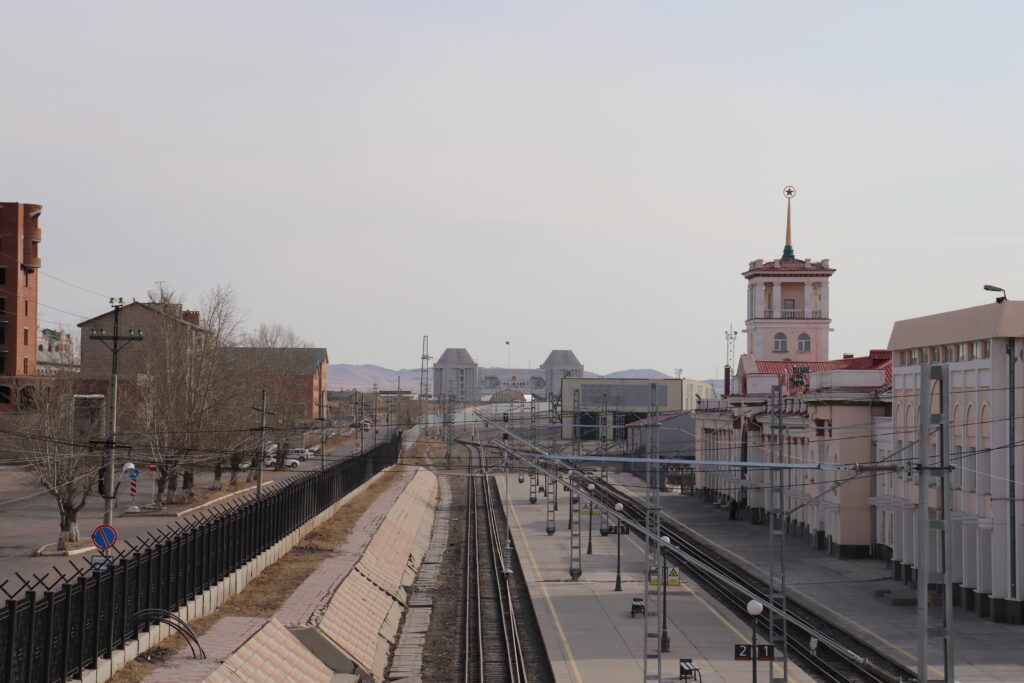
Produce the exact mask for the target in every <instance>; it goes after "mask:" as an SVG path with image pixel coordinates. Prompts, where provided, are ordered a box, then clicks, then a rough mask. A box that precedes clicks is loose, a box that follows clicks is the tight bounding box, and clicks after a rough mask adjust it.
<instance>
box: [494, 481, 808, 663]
mask: <svg viewBox="0 0 1024 683" xmlns="http://www.w3.org/2000/svg"><path fill="white" fill-rule="evenodd" d="M497 481H498V487H499V490H500V491H501V493H502V497H503V498H504V496H505V488H504V484H505V482H504V478H503V477H500V476H499V477H498V478H497ZM509 499H510V502H511V505H510V506H509V512H508V517H509V520H510V524H511V528H512V533H513V536H514V539H515V543H516V548H517V550H518V555H519V562H520V564H521V566H522V568H523V572H524V574H525V578H526V582H527V585H528V586H529V588H530V595H531V600H532V602H533V606H534V610H535V612H536V614H537V620H538V622H539V623H540V628H541V632H542V634H543V636H544V643H545V646H546V648H547V651H548V656H549V659H550V661H551V665H552V668H553V670H554V673H555V680H556V681H559V682H560V683H562V682H565V683H602V682H605V681H607V682H609V683H611V682H614V683H621V682H623V681H642V680H643V662H644V653H643V647H644V642H643V637H644V636H643V627H644V619H643V617H640V616H638V617H636V618H633V617H631V616H630V604H631V602H632V600H633V598H636V597H643V575H644V572H643V565H644V556H643V548H642V545H641V544H640V543H638V542H637V539H636V538H635V537H634V536H627V535H624V536H622V537H621V543H622V589H623V590H622V592H615V565H616V540H617V537H616V536H614V535H609V536H601V534H600V532H599V530H600V517H599V516H595V517H594V518H593V524H594V526H593V534H592V543H593V554H592V555H587V554H585V553H586V549H587V539H588V528H589V523H590V522H589V519H590V518H589V517H588V516H586V515H584V516H583V517H582V519H583V527H582V531H583V534H582V541H583V552H584V555H583V575H582V577H581V578H580V580H579V581H572V580H571V578H570V577H569V531H568V529H567V524H568V517H567V516H566V515H567V513H568V497H567V494H566V493H565V492H563V491H559V503H560V507H559V511H558V513H557V517H556V520H557V524H556V532H555V534H554V535H552V536H549V535H548V534H547V532H546V531H545V528H546V504H545V500H546V499H545V498H543V497H539V498H538V500H537V503H536V504H531V503H530V502H529V486H528V484H527V483H518V481H516V480H515V479H510V483H509ZM667 614H668V635H669V638H670V651H669V652H668V653H665V654H663V655H662V657H663V659H662V680H664V681H678V680H679V660H680V659H681V658H687V659H692V660H693V664H694V665H696V666H697V667H698V668H699V669H700V674H701V679H700V680H702V681H703V683H717V682H732V681H736V682H739V681H743V682H744V683H746V682H749V681H750V680H751V673H752V672H751V662H749V661H736V660H735V659H734V645H736V644H739V643H749V642H750V625H749V623H744V622H743V621H741V620H740V619H738V618H736V617H735V616H734V615H733V614H732V613H730V612H728V611H727V610H725V608H723V607H720V606H719V605H718V604H717V603H716V602H715V600H714V599H713V598H711V597H710V596H708V595H707V594H706V593H704V592H703V591H702V590H701V589H700V588H699V587H697V586H694V585H690V584H689V583H688V582H687V581H686V580H685V578H684V579H683V580H682V582H681V585H680V586H670V587H669V588H668V610H667ZM659 631H660V628H659ZM769 666H770V664H769V663H768V662H761V663H759V664H758V668H759V672H760V676H761V677H762V678H761V680H769V679H768V667H769ZM789 673H790V680H791V681H797V682H800V683H803V682H805V681H807V682H809V681H811V680H813V679H812V678H811V677H810V676H808V675H806V674H805V673H804V672H802V671H800V670H799V669H797V667H796V666H794V665H793V664H792V663H791V664H790V667H789ZM775 675H776V676H781V669H779V670H778V671H776V674H775Z"/></svg>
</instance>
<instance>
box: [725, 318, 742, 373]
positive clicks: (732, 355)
mask: <svg viewBox="0 0 1024 683" xmlns="http://www.w3.org/2000/svg"><path fill="white" fill-rule="evenodd" d="M737 336H739V332H737V331H735V330H733V329H732V323H729V329H728V330H726V331H725V364H726V365H727V366H729V367H730V368H731V367H733V364H734V363H735V362H736V337H737Z"/></svg>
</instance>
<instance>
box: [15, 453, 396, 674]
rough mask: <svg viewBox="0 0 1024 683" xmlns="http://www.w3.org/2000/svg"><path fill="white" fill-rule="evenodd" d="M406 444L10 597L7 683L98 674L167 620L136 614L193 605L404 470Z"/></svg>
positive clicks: (302, 479) (297, 481)
mask: <svg viewBox="0 0 1024 683" xmlns="http://www.w3.org/2000/svg"><path fill="white" fill-rule="evenodd" d="M400 444H401V436H400V435H399V436H397V437H395V438H393V439H391V440H390V441H387V442H385V443H382V444H379V445H377V446H376V447H375V448H373V449H371V450H368V451H367V452H366V453H364V454H363V455H359V456H355V457H352V458H349V459H347V460H343V461H341V462H338V463H336V464H334V465H332V466H330V467H328V468H326V469H324V470H316V471H311V472H309V473H306V474H302V475H299V476H297V477H295V478H293V479H291V480H290V481H288V482H287V483H286V484H284V485H283V486H280V487H275V488H274V489H271V490H270V491H268V492H266V493H265V494H264V495H263V496H262V497H259V498H256V497H254V496H252V495H249V496H246V498H245V499H244V500H240V501H239V502H237V503H235V504H233V505H228V506H225V508H224V509H222V510H221V512H220V513H219V514H215V515H213V514H210V515H205V516H203V517H201V518H199V519H197V520H194V521H193V522H192V523H190V524H188V525H185V526H180V527H179V528H178V529H177V530H175V531H174V532H173V533H168V534H162V535H161V536H160V537H158V538H155V539H154V541H153V543H152V544H145V546H144V547H139V548H137V549H133V550H132V551H131V552H122V553H121V554H120V556H119V557H117V558H115V559H114V561H113V562H112V563H111V564H110V565H109V566H108V567H106V568H104V569H98V570H92V571H89V572H85V573H83V574H82V575H80V576H78V577H77V578H72V579H71V580H67V581H64V582H62V583H60V584H58V585H51V586H47V590H45V591H42V592H39V591H36V590H29V591H27V592H26V593H25V594H24V595H22V596H20V597H19V598H18V599H8V600H7V601H6V604H5V606H4V607H3V608H2V609H0V664H2V666H3V669H2V670H0V683H53V682H56V681H64V680H67V679H68V678H71V677H79V676H80V675H81V673H82V672H83V671H85V670H88V669H93V668H95V667H96V662H97V661H98V660H99V659H101V658H109V657H110V654H111V653H112V652H113V651H115V650H117V649H120V648H121V647H122V646H123V645H124V644H125V643H126V642H128V641H131V640H133V639H135V638H137V637H138V635H139V633H140V631H145V630H146V629H147V628H149V626H150V625H151V624H155V623H157V620H156V619H153V618H144V617H138V616H136V615H138V613H139V612H140V610H148V609H154V608H156V609H160V610H167V611H170V612H174V611H175V610H177V609H179V608H180V607H182V606H184V605H185V604H186V603H187V602H188V601H189V600H192V599H193V598H195V597H196V596H198V595H201V594H202V593H203V591H205V590H206V589H208V588H210V587H212V586H215V585H216V584H217V583H218V582H219V581H221V580H222V579H224V578H225V577H227V576H228V575H230V574H231V573H232V572H234V571H235V570H237V569H239V568H241V567H242V566H244V565H245V564H246V563H248V562H249V561H250V560H252V559H254V558H255V557H257V556H258V555H259V554H260V553H262V552H264V551H265V550H267V549H268V548H270V547H272V546H273V545H274V544H275V543H277V542H278V541H280V540H281V539H283V538H285V537H286V536H287V535H288V534H290V533H291V532H293V531H294V530H295V529H297V528H298V527H300V526H302V525H303V524H304V523H306V522H307V521H309V520H310V519H312V518H313V517H315V516H316V515H317V514H319V513H320V512H322V511H323V510H325V509H327V508H328V507H330V506H331V505H332V504H334V503H336V502H337V501H338V500H340V499H341V498H342V497H343V496H345V495H346V494H348V493H350V492H351V491H353V490H354V489H355V488H357V487H358V486H360V485H361V484H363V483H364V482H366V481H367V480H369V479H370V478H371V477H373V476H374V475H375V474H377V473H378V472H380V471H381V470H382V469H384V468H385V467H387V466H389V465H393V464H395V463H396V462H397V461H398V453H399V448H400ZM132 547H133V548H135V546H132ZM150 614H151V613H150Z"/></svg>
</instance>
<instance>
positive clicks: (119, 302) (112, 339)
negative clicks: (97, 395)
mask: <svg viewBox="0 0 1024 683" xmlns="http://www.w3.org/2000/svg"><path fill="white" fill-rule="evenodd" d="M110 305H111V306H112V307H113V308H114V333H113V334H107V331H106V330H105V329H102V328H93V329H91V330H89V339H95V340H97V341H100V342H102V343H103V345H104V346H106V347H107V348H108V349H110V352H111V354H112V359H111V361H110V403H109V407H110V412H109V415H108V418H107V439H106V447H107V457H106V463H105V464H104V466H103V469H104V472H105V474H104V480H105V481H106V490H105V491H104V492H103V523H104V524H110V523H112V522H113V521H114V496H113V495H112V494H113V491H114V453H115V451H116V449H117V354H118V352H119V351H120V350H121V349H123V348H124V347H126V346H128V344H130V343H132V342H133V341H142V330H139V329H129V330H128V334H126V335H122V334H121V308H122V307H123V306H124V299H123V298H121V297H118V298H111V299H110Z"/></svg>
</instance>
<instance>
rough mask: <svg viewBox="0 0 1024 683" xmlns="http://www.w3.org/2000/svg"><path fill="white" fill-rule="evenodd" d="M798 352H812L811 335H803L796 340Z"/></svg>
mask: <svg viewBox="0 0 1024 683" xmlns="http://www.w3.org/2000/svg"><path fill="white" fill-rule="evenodd" d="M796 350H797V351H810V350H811V335H809V334H801V335H800V336H799V337H797V338H796Z"/></svg>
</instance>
